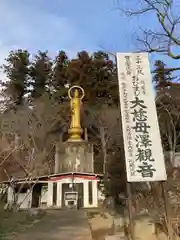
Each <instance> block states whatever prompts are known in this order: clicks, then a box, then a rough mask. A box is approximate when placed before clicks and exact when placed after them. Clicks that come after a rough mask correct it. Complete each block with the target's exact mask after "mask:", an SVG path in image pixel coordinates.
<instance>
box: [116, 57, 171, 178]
mask: <svg viewBox="0 0 180 240" xmlns="http://www.w3.org/2000/svg"><path fill="white" fill-rule="evenodd" d="M117 67H118V79H119V93H120V105H121V116H122V127H123V137H124V149H125V158H126V171H127V180H128V182H146V181H148V182H151V181H164V180H166V179H167V176H166V169H165V163H164V155H163V150H162V144H161V139H160V132H159V125H158V120H157V113H156V106H155V101H154V94H153V89H152V80H151V73H150V66H149V60H148V54H147V53H118V54H117Z"/></svg>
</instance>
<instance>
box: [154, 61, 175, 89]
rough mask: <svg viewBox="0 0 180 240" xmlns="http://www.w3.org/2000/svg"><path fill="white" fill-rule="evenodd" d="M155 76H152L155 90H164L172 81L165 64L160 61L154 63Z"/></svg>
mask: <svg viewBox="0 0 180 240" xmlns="http://www.w3.org/2000/svg"><path fill="white" fill-rule="evenodd" d="M154 72H155V75H154V79H153V80H154V82H155V87H156V90H158V91H160V90H165V89H166V88H167V87H168V86H169V83H170V82H171V81H172V76H171V72H170V71H169V70H168V69H167V68H166V64H165V63H164V62H163V61H161V60H157V61H156V62H155V71H154Z"/></svg>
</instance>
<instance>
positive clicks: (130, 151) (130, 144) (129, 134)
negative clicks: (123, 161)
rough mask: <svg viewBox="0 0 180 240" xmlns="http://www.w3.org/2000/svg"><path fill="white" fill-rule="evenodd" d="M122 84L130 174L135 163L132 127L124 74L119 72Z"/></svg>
mask: <svg viewBox="0 0 180 240" xmlns="http://www.w3.org/2000/svg"><path fill="white" fill-rule="evenodd" d="M120 77H121V80H122V84H121V89H122V101H123V105H124V109H123V113H124V114H123V115H124V121H125V123H126V129H125V131H126V137H127V138H126V140H127V150H128V162H129V167H130V172H131V176H134V175H135V163H134V161H133V141H132V128H131V125H130V111H129V101H128V89H127V83H126V82H125V80H126V79H125V74H124V73H121V74H120Z"/></svg>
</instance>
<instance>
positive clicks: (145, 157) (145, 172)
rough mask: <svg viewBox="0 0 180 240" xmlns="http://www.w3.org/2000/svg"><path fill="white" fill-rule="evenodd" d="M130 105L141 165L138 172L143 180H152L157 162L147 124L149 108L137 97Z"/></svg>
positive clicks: (137, 158) (138, 159)
mask: <svg viewBox="0 0 180 240" xmlns="http://www.w3.org/2000/svg"><path fill="white" fill-rule="evenodd" d="M130 103H131V109H132V111H131V114H132V115H133V122H134V125H133V126H132V129H133V130H134V131H135V136H136V137H135V140H136V150H137V154H136V161H137V162H138V164H139V165H138V170H137V172H138V173H141V176H142V177H143V178H152V177H153V175H154V172H155V171H156V169H154V167H153V164H152V163H153V162H154V161H155V160H154V158H153V156H152V148H151V147H152V141H151V139H150V135H149V130H150V125H148V122H147V120H148V119H147V106H146V105H145V103H144V100H142V99H140V98H139V97H138V96H136V95H135V98H134V100H132V101H131V102H130Z"/></svg>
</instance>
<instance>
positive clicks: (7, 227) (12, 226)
mask: <svg viewBox="0 0 180 240" xmlns="http://www.w3.org/2000/svg"><path fill="white" fill-rule="evenodd" d="M39 220H40V217H39V216H38V217H37V216H29V214H28V213H27V212H25V211H19V212H8V211H5V210H4V209H3V204H1V203H0V239H1V240H6V239H11V237H13V236H14V235H16V234H17V233H19V232H23V231H26V230H27V229H28V228H29V227H31V226H33V225H34V224H35V223H37V222H38V221H39Z"/></svg>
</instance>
